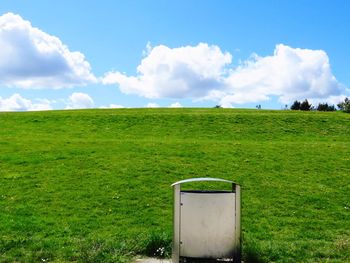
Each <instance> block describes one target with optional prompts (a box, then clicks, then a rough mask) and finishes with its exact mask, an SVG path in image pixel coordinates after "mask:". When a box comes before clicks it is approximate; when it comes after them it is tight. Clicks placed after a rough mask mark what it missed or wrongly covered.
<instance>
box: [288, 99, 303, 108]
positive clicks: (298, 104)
mask: <svg viewBox="0 0 350 263" xmlns="http://www.w3.org/2000/svg"><path fill="white" fill-rule="evenodd" d="M300 104H301V103H300V101H297V100H296V101H294V102H293V104H292V106H290V109H291V110H300Z"/></svg>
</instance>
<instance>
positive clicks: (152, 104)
mask: <svg viewBox="0 0 350 263" xmlns="http://www.w3.org/2000/svg"><path fill="white" fill-rule="evenodd" d="M146 107H147V108H159V107H160V106H159V105H158V104H157V103H154V102H150V103H148V104H147V105H146Z"/></svg>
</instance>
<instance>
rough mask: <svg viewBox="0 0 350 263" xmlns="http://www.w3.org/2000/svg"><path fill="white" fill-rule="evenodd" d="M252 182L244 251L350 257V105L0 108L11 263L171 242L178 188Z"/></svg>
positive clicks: (246, 187) (280, 257)
mask: <svg viewBox="0 0 350 263" xmlns="http://www.w3.org/2000/svg"><path fill="white" fill-rule="evenodd" d="M205 176H209V177H219V178H224V179H229V180H233V181H236V182H238V183H240V184H241V185H242V234H243V257H244V259H245V262H350V223H349V222H350V114H345V113H341V112H331V113H322V112H292V111H265V110H261V111H257V110H238V109H233V110H232V109H118V110H82V111H49V112H25V113H0V262H71V261H75V262H130V261H131V260H132V258H133V257H134V256H135V255H137V254H143V255H145V254H152V253H155V250H156V249H157V248H159V247H163V246H164V247H165V249H166V252H167V253H166V254H168V255H169V253H170V242H171V231H172V189H171V187H170V184H171V183H173V182H175V181H178V180H181V179H185V178H191V177H205Z"/></svg>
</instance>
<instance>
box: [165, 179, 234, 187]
mask: <svg viewBox="0 0 350 263" xmlns="http://www.w3.org/2000/svg"><path fill="white" fill-rule="evenodd" d="M204 181H213V182H224V183H230V184H236V183H235V182H233V181H229V180H225V179H221V178H211V177H198V178H191V179H186V180H181V181H178V182H176V183H173V184H172V185H171V186H175V185H178V184H183V183H191V182H204Z"/></svg>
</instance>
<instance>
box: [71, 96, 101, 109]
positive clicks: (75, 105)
mask: <svg viewBox="0 0 350 263" xmlns="http://www.w3.org/2000/svg"><path fill="white" fill-rule="evenodd" d="M94 106H95V103H94V101H93V100H92V98H91V97H90V96H89V95H88V94H86V93H81V92H74V93H73V94H72V95H70V96H69V98H68V102H67V106H66V109H87V108H93V107H94Z"/></svg>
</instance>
